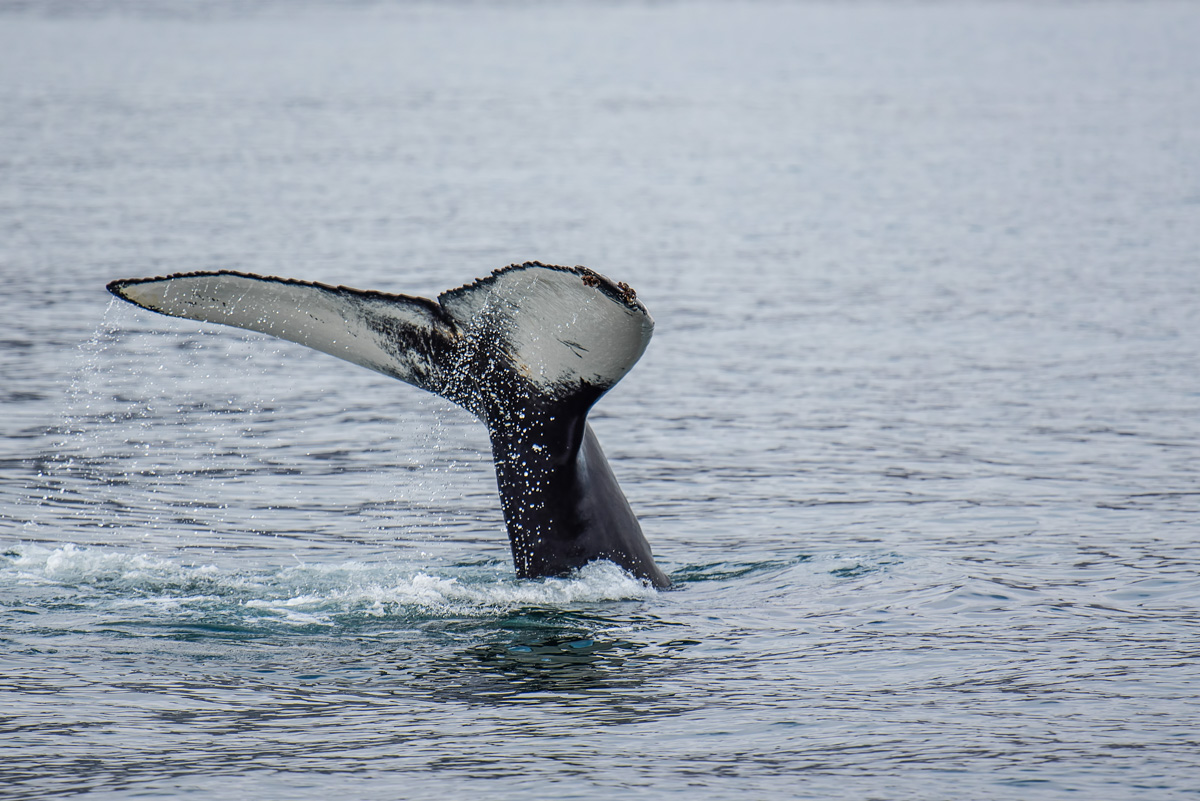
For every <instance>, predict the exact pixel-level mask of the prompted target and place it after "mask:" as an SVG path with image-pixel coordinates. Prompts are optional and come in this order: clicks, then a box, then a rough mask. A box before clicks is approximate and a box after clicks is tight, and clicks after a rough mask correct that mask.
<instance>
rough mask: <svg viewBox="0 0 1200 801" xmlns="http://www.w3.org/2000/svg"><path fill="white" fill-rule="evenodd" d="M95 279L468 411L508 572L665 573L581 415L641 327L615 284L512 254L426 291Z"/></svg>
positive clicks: (630, 295) (225, 274) (651, 578)
mask: <svg viewBox="0 0 1200 801" xmlns="http://www.w3.org/2000/svg"><path fill="white" fill-rule="evenodd" d="M108 290H109V291H110V292H112V293H113V294H114V295H116V296H117V297H119V298H121V299H123V300H126V301H129V302H130V303H133V304H135V305H137V306H141V307H142V308H145V309H149V310H151V311H155V312H159V313H161V314H166V315H170V316H173V317H183V318H187V319H190V320H199V321H203V322H209V323H220V324H222V325H230V326H235V327H237V328H245V329H248V330H251V331H258V332H260V333H263V334H269V335H271V336H275V337H278V338H280V339H286V340H289V341H291V342H297V343H299V344H301V345H306V346H307V347H310V348H314V349H316V350H319V351H323V352H325V353H329V354H331V355H333V356H337V357H338V358H341V359H345V360H346V361H350V362H353V363H355V364H358V365H361V366H363V367H367V368H370V369H372V370H376V371H378V372H380V373H383V374H385V375H388V376H391V377H393V378H397V379H399V380H401V381H405V382H408V383H410V384H413V385H414V386H417V387H420V388H421V389H424V390H427V391H429V392H433V393H435V394H438V395H441V396H442V397H445V398H447V399H449V400H451V401H453V402H454V403H456V404H458V405H460V406H462V407H463V408H465V409H467V410H468V411H470V412H471V413H473V414H474V415H475V416H476V417H478V418H479V419H480V420H481V421H483V423H484V424H485V425H486V426H487V427H488V432H489V435H490V437H491V443H492V456H493V459H494V462H495V466H496V480H497V484H498V485H499V489H500V500H501V505H502V507H503V509H504V519H505V523H506V525H507V527H508V535H509V541H510V544H511V546H512V553H513V561H514V563H515V565H516V571H517V575H518V576H520V577H522V578H534V577H539V576H550V575H562V574H564V573H566V572H569V571H571V570H574V569H577V568H579V567H582V566H583V565H585V564H587V563H588V562H591V561H594V560H596V559H607V560H610V561H612V562H615V563H616V564H618V565H620V566H621V567H623V568H624V569H626V570H628V571H629V572H630V573H632V574H633V575H634V576H636V577H638V578H641V579H643V580H645V581H648V582H650V583H651V584H653V585H654V586H656V587H667V586H669V585H670V580H669V579H668V578H667V577H666V575H665V574H664V573H663V572H662V571H661V570H660V569H659V568H658V566H657V565H655V564H654V560H653V557H652V556H651V552H650V546H649V544H648V543H647V542H646V539H645V537H644V536H643V534H642V530H641V526H640V525H639V524H638V521H637V518H636V516H635V515H634V514H633V511H632V509H630V507H629V503H628V501H626V499H625V495H624V494H623V493H622V492H621V488H620V486H619V485H618V484H617V481H616V478H615V477H614V476H613V473H612V470H611V468H610V467H609V465H608V461H607V460H606V459H605V458H604V453H603V451H602V450H601V449H600V444H599V442H598V441H597V440H596V436H595V434H594V433H593V432H592V429H591V426H589V425H588V423H587V413H588V411H589V410H590V409H591V407H592V405H593V404H594V403H595V402H596V401H597V400H598V399H599V398H600V397H601V396H602V395H603V394H604V393H605V392H607V391H608V390H609V389H611V388H612V387H613V386H614V385H615V384H616V383H617V382H618V381H620V380H621V378H622V377H623V376H624V375H625V374H626V373H627V372H629V370H630V369H631V368H632V367H633V365H634V364H635V363H636V362H637V360H638V359H639V358H641V355H642V353H643V352H644V351H645V349H646V345H647V344H648V343H649V341H650V336H651V334H652V333H653V330H654V321H653V320H652V319H651V318H650V315H649V313H647V311H646V308H645V306H643V305H642V303H641V302H640V301H638V299H637V296H636V294H635V293H634V291H633V290H632V289H630V288H629V287H628V286H627V285H625V284H619V283H614V282H613V281H611V280H609V279H608V278H606V277H604V276H603V275H601V274H599V273H597V272H595V271H593V270H589V269H587V268H586V267H558V266H554V265H548V264H541V263H539V262H527V263H525V264H514V265H510V266H508V267H505V268H502V269H499V270H496V271H495V272H493V273H492V274H491V275H489V276H487V277H486V278H481V279H478V280H476V281H474V282H472V283H469V284H466V285H464V286H461V287H459V288H457V289H452V290H449V291H447V292H443V293H442V294H441V295H439V296H438V299H437V300H436V301H433V300H429V299H427V298H421V297H414V296H411V295H394V294H388V293H384V292H373V291H363V290H359V289H352V288H350V287H345V286H330V285H327V284H320V283H313V282H308V281H297V280H293V279H286V278H274V277H270V276H261V275H253V274H250V273H240V272H233V271H229V270H221V271H218V272H194V273H179V274H176V275H168V276H161V277H156V278H130V279H122V280H118V281H113V282H111V283H109V284H108Z"/></svg>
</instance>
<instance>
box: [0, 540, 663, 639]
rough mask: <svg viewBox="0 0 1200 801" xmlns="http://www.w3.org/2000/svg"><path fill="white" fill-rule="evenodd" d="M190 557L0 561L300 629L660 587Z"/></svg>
mask: <svg viewBox="0 0 1200 801" xmlns="http://www.w3.org/2000/svg"><path fill="white" fill-rule="evenodd" d="M188 558H189V557H187V556H176V555H157V554H146V553H137V552H130V551H127V550H122V549H117V548H106V547H79V546H76V545H74V544H70V543H68V544H65V545H61V546H58V547H53V548H48V547H45V546H40V545H27V544H23V545H20V546H17V547H15V548H12V549H10V550H9V551H7V552H6V553H5V554H4V555H3V557H2V558H0V578H2V579H3V580H4V581H5V583H8V584H13V583H17V584H23V585H26V586H30V587H33V586H40V587H43V588H46V587H48V588H57V589H58V590H59V591H60V592H56V593H55V595H57V596H58V597H59V598H61V597H62V595H61V591H62V590H68V591H73V593H75V594H77V595H79V596H80V597H82V596H85V595H86V596H88V597H90V598H91V599H92V600H93V601H94V600H95V599H96V598H97V595H99V596H101V597H102V599H103V600H104V602H105V603H106V605H108V606H109V607H110V608H126V609H128V608H130V607H138V608H141V609H143V610H147V611H150V610H153V612H154V613H156V614H172V613H188V614H193V613H196V612H220V613H221V614H235V615H236V616H240V617H249V618H252V619H264V618H267V619H270V620H272V621H275V622H284V623H290V624H296V625H337V623H338V622H339V621H342V620H347V619H355V618H358V619H370V618H385V617H404V618H407V617H412V616H414V615H416V616H421V617H428V616H431V615H432V616H434V617H436V616H441V615H447V616H455V617H457V616H476V615H480V616H486V615H494V614H496V613H503V612H505V611H507V610H511V609H517V608H524V607H559V606H571V605H575V604H589V603H599V602H606V601H628V600H646V599H650V598H653V597H655V595H656V594H657V593H656V591H655V590H654V589H653V588H651V587H648V586H646V585H645V584H643V583H642V582H641V581H639V580H637V579H635V578H633V577H632V576H630V575H629V574H627V573H625V572H624V571H623V570H621V569H620V568H618V567H617V566H615V565H613V564H610V563H607V562H597V563H594V564H591V565H588V566H586V567H585V568H583V569H582V570H580V571H578V572H577V573H575V574H573V575H571V576H568V577H565V578H548V579H539V580H535V581H522V580H517V579H515V578H513V577H512V574H511V573H510V572H509V571H508V570H507V569H506V568H504V567H501V566H495V567H482V568H481V567H478V566H475V567H469V568H463V567H447V568H443V569H441V570H439V571H437V572H434V571H432V570H430V569H429V568H428V566H414V565H406V564H396V563H391V562H341V563H336V564H321V563H315V564H314V563H305V564H301V565H294V566H289V567H286V568H264V569H262V570H259V571H256V570H254V568H253V567H251V568H250V569H248V570H247V569H240V568H238V569H231V568H226V567H222V566H220V565H217V564H196V563H194V562H190V561H187V559H188Z"/></svg>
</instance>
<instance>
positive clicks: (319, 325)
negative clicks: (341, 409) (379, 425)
mask: <svg viewBox="0 0 1200 801" xmlns="http://www.w3.org/2000/svg"><path fill="white" fill-rule="evenodd" d="M109 288H110V289H111V290H112V291H113V292H114V293H115V294H117V295H118V296H120V297H122V298H124V299H125V300H128V301H130V302H132V303H135V304H137V305H139V306H142V307H144V308H146V309H150V310H152V311H156V312H160V313H162V314H167V315H171V316H173V317H184V318H187V319H191V320H199V321H203V322H209V323H219V324H222V325H230V326H235V327H237V328H244V329H248V330H251V331H257V332H260V333H263V334H269V335H271V336H274V337H279V338H280V339H286V340H289V341H291V342H297V343H299V344H301V345H305V346H307V347H310V348H314V349H316V350H319V351H323V352H325V353H329V354H331V355H333V356H337V357H338V358H341V359H345V360H347V361H350V362H353V363H355V364H358V365H361V366H363V367H367V368H370V369H372V370H377V371H379V372H382V373H385V374H387V375H390V376H393V377H395V378H399V379H401V380H403V381H407V382H409V383H412V384H415V385H417V386H419V387H422V388H424V389H430V390H433V391H438V387H440V386H444V385H445V382H446V380H447V379H450V378H452V376H450V375H448V374H447V373H449V372H451V371H454V370H461V369H463V365H465V364H468V363H470V362H472V361H477V359H476V358H475V357H479V356H483V357H485V359H486V360H489V361H490V360H498V361H501V362H504V363H506V364H507V365H508V366H510V367H511V368H512V369H513V370H514V371H515V372H516V373H518V374H519V375H521V376H523V377H524V378H525V379H526V380H527V381H528V382H530V383H531V384H532V385H533V386H534V387H536V388H538V389H539V390H541V391H543V392H546V393H551V394H555V395H562V394H564V392H570V391H571V390H572V388H575V387H578V386H580V385H582V384H588V385H590V386H592V387H595V388H597V389H600V390H605V389H608V388H609V387H611V386H612V385H613V384H615V383H616V382H617V381H619V380H620V379H621V378H622V377H623V376H624V375H625V373H627V372H628V371H629V370H630V368H632V367H633V365H634V364H635V363H636V362H637V360H638V359H639V358H640V357H641V355H642V353H643V352H644V351H645V349H646V345H647V344H648V343H649V341H650V336H651V334H652V333H653V330H654V322H653V320H651V319H650V315H649V314H648V313H647V312H646V310H645V308H644V307H643V306H642V304H641V303H639V302H638V301H637V300H636V299H634V297H633V293H632V291H630V290H629V289H628V288H627V287H624V286H618V285H616V284H613V283H612V282H611V281H609V280H608V279H607V278H604V277H603V276H600V275H599V274H597V273H594V272H592V271H590V270H587V269H585V268H582V267H576V268H566V267H553V266H548V265H543V264H538V263H528V264H523V265H513V266H510V267H506V268H503V269H501V270H497V271H496V272H494V273H493V274H492V275H491V276H489V277H487V278H482V279H479V280H477V281H475V282H473V283H471V284H467V285H466V286H463V287H460V288H458V289H454V290H450V291H448V292H445V293H443V294H442V295H441V296H440V297H439V298H438V301H437V302H435V301H431V300H428V299H425V298H418V297H412V296H407V295H389V294H385V293H381V292H368V291H362V290H358V289H351V288H349V287H334V286H328V285H325V284H317V283H310V282H305V281H295V280H291V279H282V278H274V277H268V276H258V275H250V274H245V273H236V272H229V271H221V272H211V273H183V274H179V275H172V276H165V277H161V278H145V279H130V280H125V281H114V282H113V283H112V284H110V286H109Z"/></svg>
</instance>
